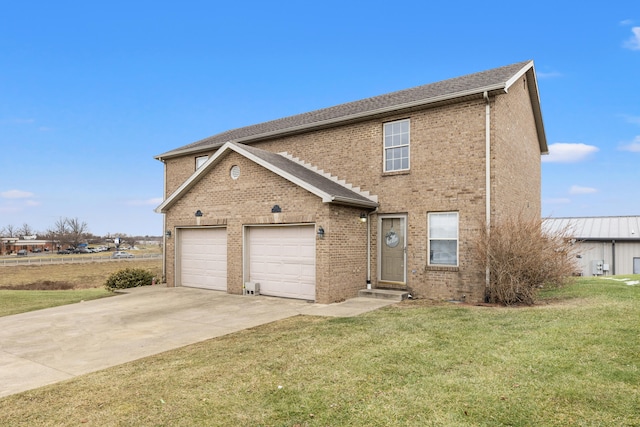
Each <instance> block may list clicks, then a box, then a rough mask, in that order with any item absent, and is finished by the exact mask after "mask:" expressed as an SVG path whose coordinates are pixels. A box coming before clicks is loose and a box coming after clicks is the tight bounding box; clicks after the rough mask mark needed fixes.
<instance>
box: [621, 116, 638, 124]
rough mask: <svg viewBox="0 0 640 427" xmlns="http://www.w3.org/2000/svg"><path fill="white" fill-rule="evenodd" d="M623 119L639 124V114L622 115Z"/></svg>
mask: <svg viewBox="0 0 640 427" xmlns="http://www.w3.org/2000/svg"><path fill="white" fill-rule="evenodd" d="M624 118H625V120H626V121H627V122H628V123H633V124H634V125H640V116H627V115H625V116H624Z"/></svg>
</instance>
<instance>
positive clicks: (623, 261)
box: [544, 216, 640, 276]
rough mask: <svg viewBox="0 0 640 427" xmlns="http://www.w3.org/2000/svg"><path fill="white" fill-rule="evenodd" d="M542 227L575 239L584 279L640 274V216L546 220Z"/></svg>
mask: <svg viewBox="0 0 640 427" xmlns="http://www.w3.org/2000/svg"><path fill="white" fill-rule="evenodd" d="M544 228H545V229H546V230H547V231H549V232H557V231H561V230H567V231H568V232H569V234H570V235H571V236H573V238H574V239H576V245H578V251H577V253H578V255H577V256H578V258H579V264H580V268H581V274H582V275H583V276H600V275H614V274H640V216H601V217H582V218H578V217H572V218H547V219H545V220H544Z"/></svg>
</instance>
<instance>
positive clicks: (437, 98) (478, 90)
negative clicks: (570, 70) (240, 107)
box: [155, 67, 526, 161]
mask: <svg viewBox="0 0 640 427" xmlns="http://www.w3.org/2000/svg"><path fill="white" fill-rule="evenodd" d="M525 68H526V67H525ZM525 71H526V70H525ZM495 91H503V92H505V93H506V92H507V86H505V84H504V83H499V84H495V85H490V86H485V87H481V88H475V89H469V90H465V91H460V92H455V93H450V94H446V95H441V96H435V97H432V98H428V99H420V100H418V101H413V102H407V103H405V104H400V105H393V106H389V107H383V108H378V109H375V110H370V111H364V112H361V113H356V114H350V115H347V116H340V117H336V118H333V119H327V120H322V121H318V122H313V123H306V124H303V125H298V126H291V127H288V128H285V129H279V130H274V131H271V132H263V133H260V134H257V135H251V136H246V137H244V138H237V139H234V140H233V142H238V143H248V142H251V141H253V140H258V139H265V138H270V137H275V136H279V135H287V134H290V133H297V132H302V131H305V130H311V129H314V128H322V127H327V126H332V125H336V124H340V123H342V122H349V121H352V120H358V119H364V118H367V117H369V116H377V115H380V114H386V113H392V112H394V111H397V110H405V109H409V108H415V107H420V106H423V105H424V106H426V105H429V104H434V103H438V102H442V101H449V100H451V99H456V98H464V97H467V96H472V95H482V94H483V93H484V92H495ZM219 146H220V143H219V142H214V143H211V145H204V146H198V147H193V148H187V149H183V150H179V151H169V152H166V153H164V154H161V155H159V156H156V157H155V158H156V159H158V160H161V161H162V160H163V159H168V158H172V157H177V156H181V155H184V154H189V153H196V152H198V151H207V150H211V149H214V148H216V147H219Z"/></svg>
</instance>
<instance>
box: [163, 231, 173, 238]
mask: <svg viewBox="0 0 640 427" xmlns="http://www.w3.org/2000/svg"><path fill="white" fill-rule="evenodd" d="M164 235H165V236H166V237H167V239H170V238H171V230H167V232H166V233H164Z"/></svg>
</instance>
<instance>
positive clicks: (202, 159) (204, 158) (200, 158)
mask: <svg viewBox="0 0 640 427" xmlns="http://www.w3.org/2000/svg"><path fill="white" fill-rule="evenodd" d="M207 160H209V156H198V157H196V170H198V169H200V166H202V165H204V164H205V162H206V161H207Z"/></svg>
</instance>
